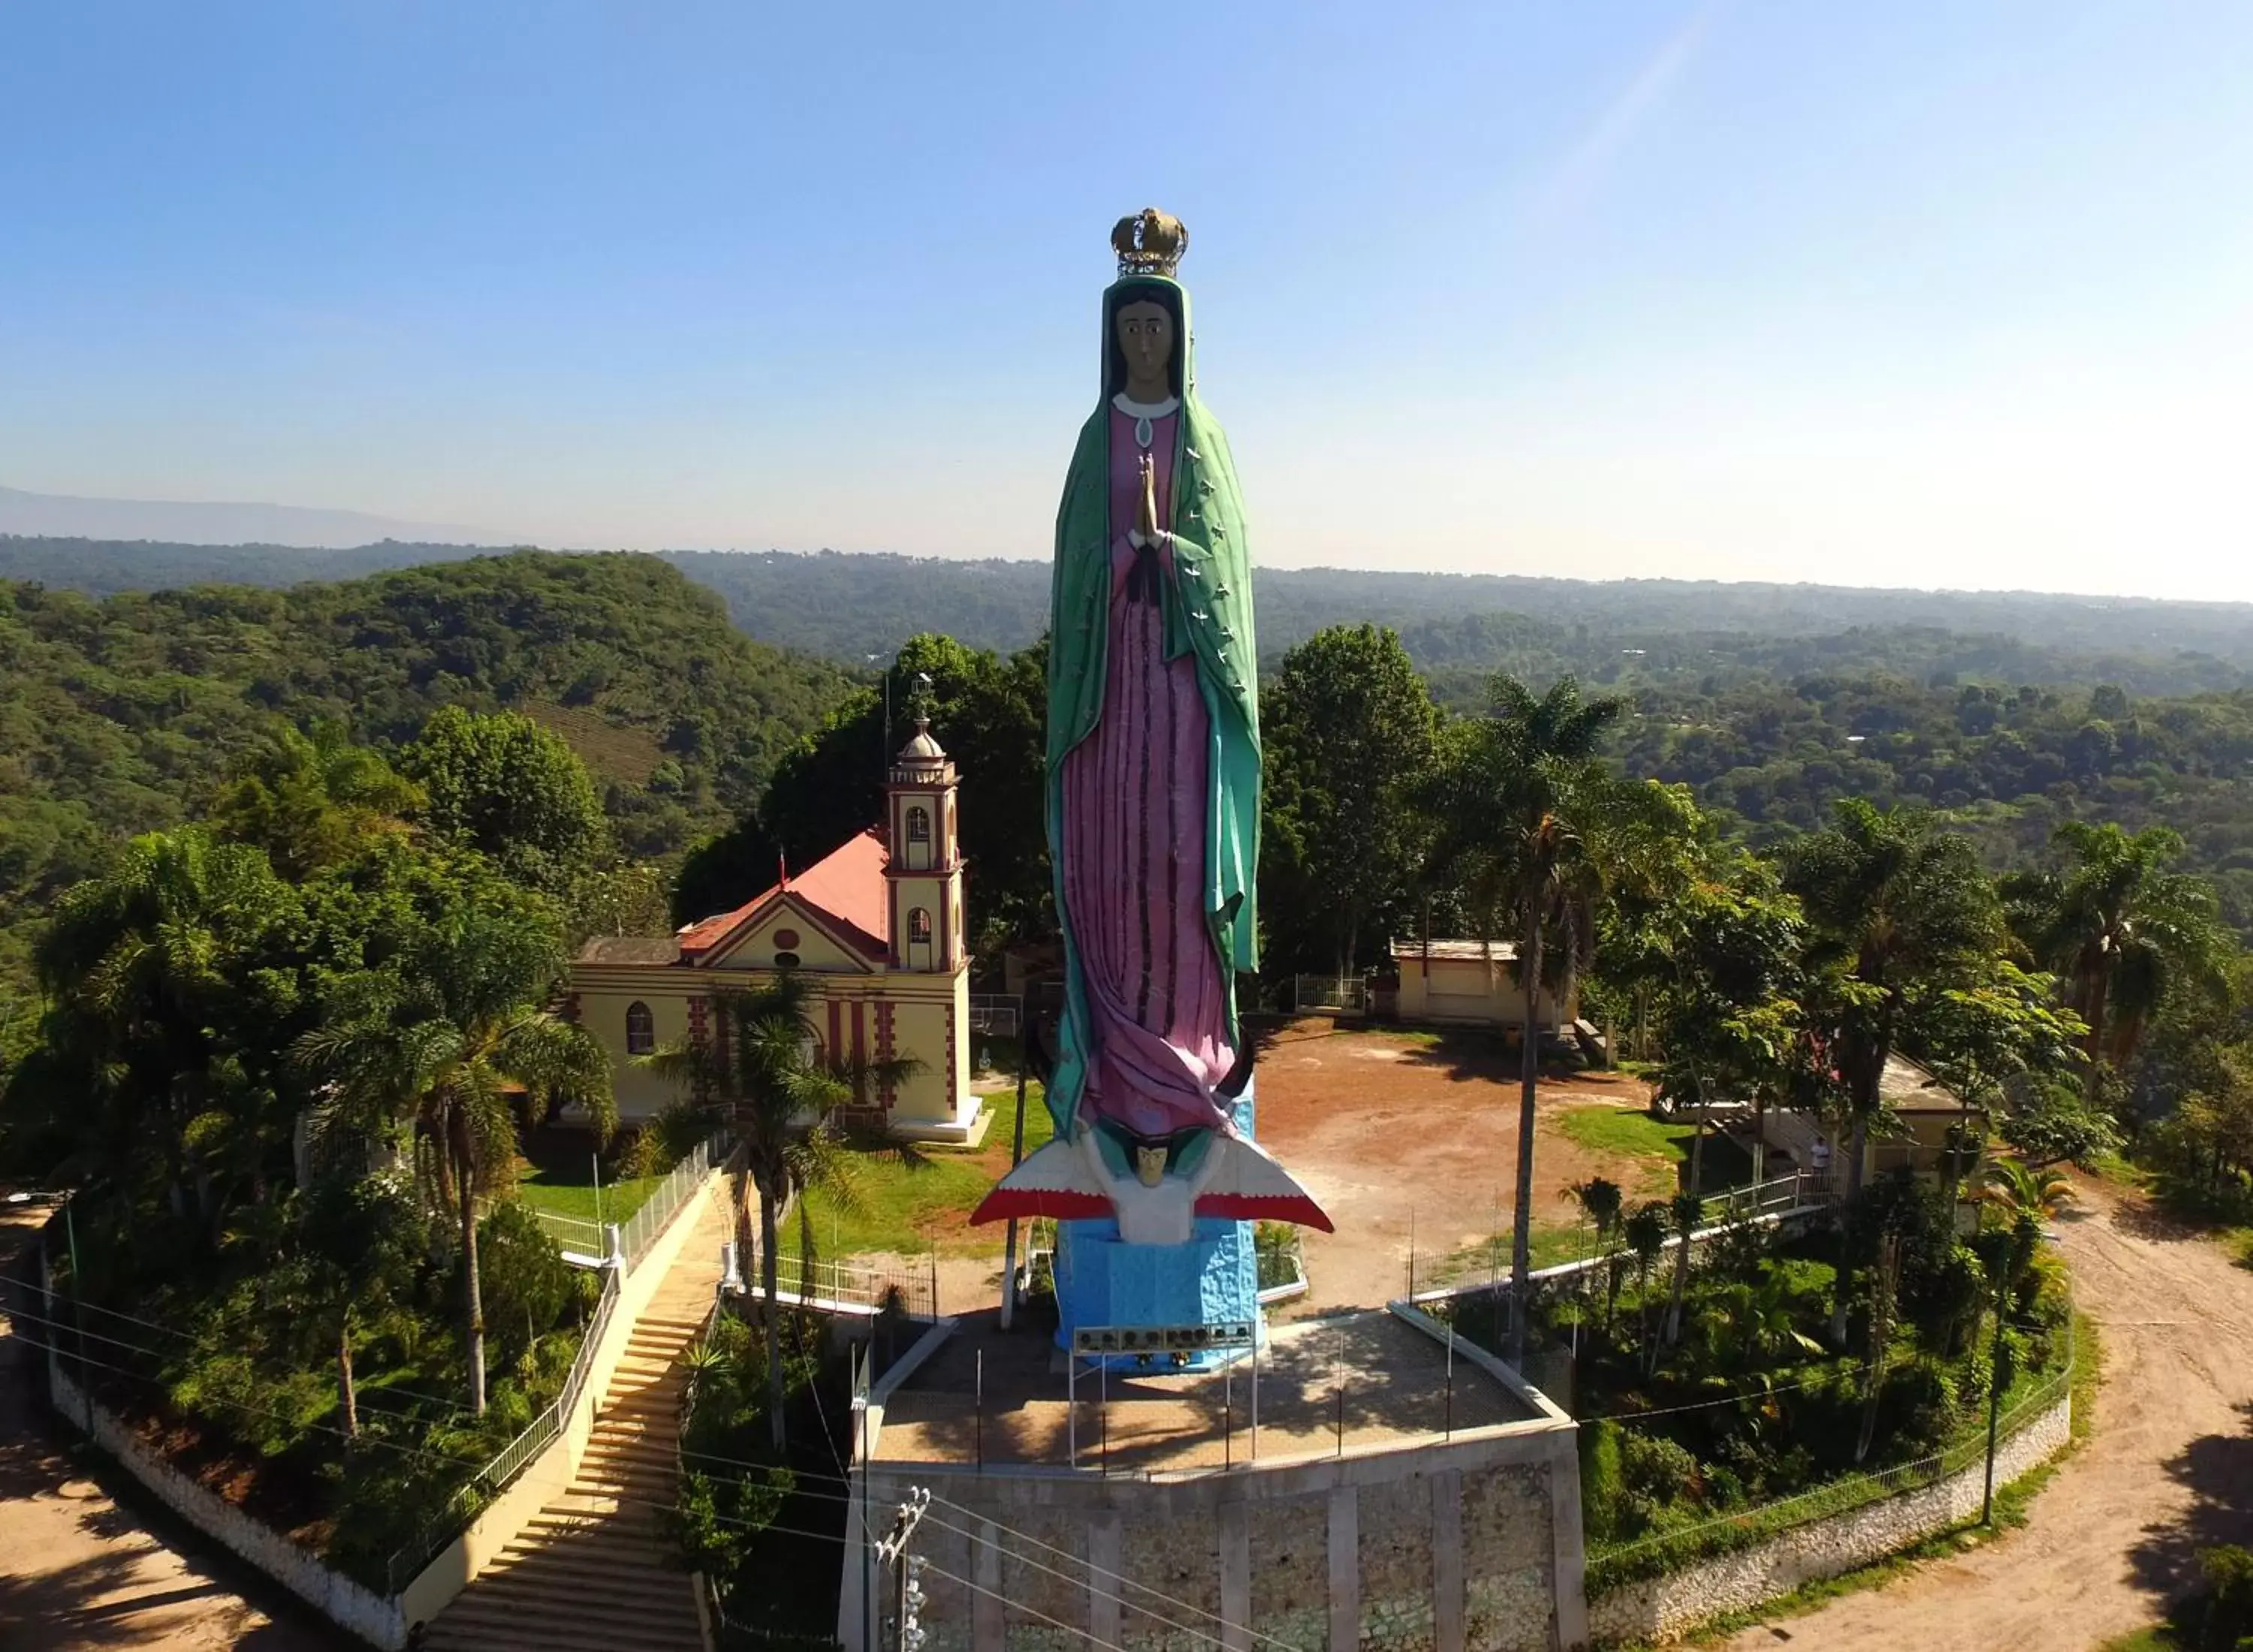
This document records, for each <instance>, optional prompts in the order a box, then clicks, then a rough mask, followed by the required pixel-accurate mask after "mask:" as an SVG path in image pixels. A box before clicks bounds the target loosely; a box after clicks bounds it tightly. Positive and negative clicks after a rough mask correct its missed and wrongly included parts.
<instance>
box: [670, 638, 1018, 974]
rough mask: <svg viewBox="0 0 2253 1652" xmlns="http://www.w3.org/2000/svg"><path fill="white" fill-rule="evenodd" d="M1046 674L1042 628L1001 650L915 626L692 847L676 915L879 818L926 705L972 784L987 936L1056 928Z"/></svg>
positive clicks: (969, 813)
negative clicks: (747, 810) (753, 800)
mask: <svg viewBox="0 0 2253 1652" xmlns="http://www.w3.org/2000/svg"><path fill="white" fill-rule="evenodd" d="M1047 680H1048V645H1047V643H1046V641H1045V640H1043V641H1042V642H1039V643H1036V644H1035V645H1033V646H1031V647H1029V648H1025V649H1021V650H1019V651H1018V652H1016V653H1015V654H1011V655H1009V656H1008V657H1007V658H1006V659H1005V658H1002V657H1001V656H999V655H995V654H991V653H985V652H979V651H978V650H975V649H971V648H966V647H964V646H963V645H961V644H959V643H958V642H955V641H954V640H953V639H952V638H946V637H937V636H918V637H913V638H909V639H908V641H907V642H906V643H905V644H904V645H902V646H901V648H900V650H899V652H898V653H897V654H896V656H895V657H894V659H893V661H892V663H891V665H890V666H889V667H887V671H886V677H885V680H884V681H883V683H882V685H880V686H879V687H877V688H874V689H868V690H864V691H861V692H859V693H856V694H853V695H852V696H850V697H849V698H848V699H847V700H846V701H845V702H844V703H843V704H842V705H841V706H840V707H839V708H837V710H836V711H835V712H834V714H832V715H831V717H830V719H829V721H828V722H827V724H826V725H825V726H824V727H823V728H821V729H820V732H818V733H816V734H814V735H810V736H808V737H807V738H806V739H805V740H804V741H802V742H799V745H798V746H797V747H796V748H794V749H792V750H791V751H789V752H788V753H786V754H785V756H784V757H783V758H782V761H781V762H780V763H778V764H777V765H776V767H775V772H774V778H773V780H772V782H771V784H769V786H768V788H767V791H766V795H765V797H764V798H763V799H762V800H761V802H760V805H759V806H758V808H757V811H756V812H753V813H752V814H750V815H747V816H746V817H744V818H743V819H742V820H740V821H739V822H737V824H736V826H735V827H734V828H733V829H732V830H730V831H728V832H725V833H721V834H720V835H719V836H717V837H715V838H711V839H708V840H706V841H705V842H704V843H702V844H701V845H700V846H698V847H697V849H696V850H695V852H694V854H691V855H690V856H689V857H688V860H687V862H686V863H685V864H684V865H683V866H682V868H681V870H680V882H679V883H678V885H677V886H676V888H675V891H674V901H673V915H674V917H675V920H676V921H677V922H680V923H687V922H690V921H692V920H693V919H695V918H699V917H706V916H708V915H709V914H711V913H713V912H718V911H725V910H727V909H728V908H729V907H730V906H734V905H736V904H738V903H742V902H743V901H747V900H749V899H750V898H751V896H755V895H757V893H758V892H759V891H760V890H761V889H765V888H766V887H767V886H768V885H769V884H771V883H772V882H774V880H775V867H776V862H777V860H778V857H786V858H787V860H788V861H789V863H790V864H791V865H792V866H793V867H803V866H806V865H809V864H811V863H812V862H813V861H816V860H819V859H820V857H821V856H823V855H825V854H828V853H829V852H830V851H831V850H832V849H834V848H835V847H837V846H838V845H839V844H840V843H841V842H843V841H844V840H846V839H847V838H849V837H851V836H852V835H853V834H854V833H856V832H861V831H865V830H866V829H867V828H868V827H869V826H874V825H875V823H876V822H877V821H879V820H881V819H883V786H884V777H885V773H886V771H887V770H889V767H890V765H891V762H892V759H893V757H894V756H896V754H897V753H898V751H899V749H900V747H901V746H903V745H904V744H905V743H906V742H907V738H908V735H909V732H910V719H911V718H912V717H913V716H914V714H916V711H917V709H920V710H922V711H923V712H924V713H925V714H928V715H929V716H930V718H931V730H932V733H933V734H935V735H937V736H938V740H939V742H940V743H941V744H942V745H944V746H945V748H946V750H947V754H948V755H949V756H952V758H953V759H954V761H955V763H956V766H957V767H958V768H959V769H960V770H961V771H962V775H963V778H964V782H965V784H966V787H967V788H968V789H969V791H970V794H971V795H970V801H969V803H968V805H967V806H966V807H965V808H964V810H963V812H962V820H961V834H962V852H963V854H964V856H965V857H966V859H967V860H969V861H970V862H971V863H972V864H973V866H975V867H976V868H978V875H977V876H976V877H975V878H973V880H972V881H971V883H970V890H969V896H968V898H969V900H970V902H971V906H972V911H971V918H970V921H971V924H972V931H973V934H975V935H977V936H978V937H979V938H980V947H981V949H984V948H986V947H988V946H990V944H992V943H993V942H994V941H995V940H997V939H1000V938H1010V937H1015V936H1019V935H1029V934H1033V933H1036V932H1039V931H1043V929H1044V928H1053V926H1054V919H1053V917H1052V916H1051V915H1050V914H1049V913H1048V910H1047V903H1048V900H1049V860H1048V838H1047V828H1046V826H1045V823H1044V814H1043V810H1044V808H1045V806H1046V805H1045V804H1044V801H1043V794H1042V791H1041V787H1042V777H1043V772H1044V762H1045V759H1044V756H1043V746H1042V729H1043V727H1044V726H1045V719H1046V716H1047ZM888 697H889V725H890V726H889V730H888V729H887V727H886V723H887V710H886V707H887V703H888Z"/></svg>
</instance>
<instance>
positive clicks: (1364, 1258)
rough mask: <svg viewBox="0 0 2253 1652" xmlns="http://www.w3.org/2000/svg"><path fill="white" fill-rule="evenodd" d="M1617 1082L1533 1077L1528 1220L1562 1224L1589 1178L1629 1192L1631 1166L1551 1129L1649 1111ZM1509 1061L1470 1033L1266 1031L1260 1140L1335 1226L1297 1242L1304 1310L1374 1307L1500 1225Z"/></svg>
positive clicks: (1633, 1086)
mask: <svg viewBox="0 0 2253 1652" xmlns="http://www.w3.org/2000/svg"><path fill="white" fill-rule="evenodd" d="M1517 1104H1518V1089H1517V1056H1515V1055H1514V1054H1513V1053H1511V1052H1510V1050H1508V1049H1506V1048H1505V1047H1504V1046H1503V1042H1502V1041H1501V1040H1500V1039H1498V1038H1496V1037H1494V1036H1492V1035H1489V1034H1486V1033H1482V1032H1476V1031H1466V1032H1460V1033H1456V1032H1450V1033H1445V1034H1441V1035H1437V1036H1436V1037H1435V1036H1434V1035H1431V1034H1400V1033H1385V1032H1362V1031H1359V1030H1354V1031H1350V1032H1340V1031H1338V1030H1337V1029H1336V1025H1335V1023H1333V1022H1332V1021H1329V1020H1328V1019H1326V1018H1322V1017H1313V1018H1308V1019H1306V1020H1302V1021H1293V1022H1291V1023H1289V1024H1288V1025H1287V1026H1284V1027H1281V1028H1277V1029H1274V1030H1273V1032H1270V1033H1268V1034H1266V1035H1264V1036H1263V1038H1262V1040H1261V1043H1260V1046H1259V1141H1260V1145H1261V1146H1263V1147H1266V1149H1267V1150H1268V1151H1269V1152H1270V1153H1272V1154H1274V1155H1275V1156H1276V1158H1278V1159H1279V1160H1280V1161H1282V1162H1283V1164H1284V1165H1285V1166H1286V1167H1287V1168H1289V1169H1290V1171H1291V1173H1292V1174H1293V1175H1295V1176H1297V1177H1298V1178H1299V1179H1300V1181H1301V1182H1302V1183H1304V1184H1305V1186H1306V1188H1307V1191H1308V1192H1309V1193H1311V1194H1312V1195H1314V1196H1315V1200H1316V1201H1317V1202H1319V1203H1320V1204H1321V1205H1322V1209H1324V1210H1326V1211H1328V1212H1329V1217H1330V1220H1331V1221H1332V1222H1334V1223H1336V1226H1337V1231H1336V1233H1308V1235H1307V1236H1306V1253H1307V1272H1308V1279H1309V1280H1310V1282H1311V1284H1312V1286H1313V1289H1312V1291H1311V1293H1309V1294H1308V1296H1307V1297H1306V1298H1304V1299H1302V1300H1301V1304H1300V1305H1299V1306H1300V1307H1301V1311H1314V1312H1320V1313H1335V1312H1336V1311H1338V1310H1340V1309H1343V1308H1346V1307H1382V1306H1383V1305H1384V1304H1385V1301H1387V1300H1390V1299H1391V1298H1392V1297H1396V1296H1399V1294H1400V1293H1402V1292H1403V1291H1404V1290H1406V1288H1407V1284H1408V1277H1407V1254H1408V1247H1409V1242H1410V1237H1411V1230H1413V1237H1414V1243H1415V1248H1416V1251H1417V1253H1418V1254H1419V1256H1432V1255H1437V1254H1441V1253H1444V1252H1446V1251H1453V1250H1457V1249H1459V1248H1461V1247H1464V1246H1468V1245H1475V1244H1482V1243H1483V1242H1484V1241H1485V1240H1487V1239H1488V1238H1489V1237H1490V1236H1491V1235H1493V1234H1495V1233H1496V1232H1499V1231H1502V1230H1503V1229H1504V1228H1505V1227H1506V1226H1507V1225H1508V1223H1509V1222H1510V1208H1511V1204H1512V1200H1511V1197H1510V1194H1511V1185H1512V1182H1513V1181H1514V1179H1515V1177H1516V1175H1517ZM1535 1105H1536V1106H1537V1109H1538V1123H1537V1124H1536V1126H1535V1127H1534V1138H1533V1147H1534V1169H1535V1181H1534V1195H1533V1196H1534V1208H1533V1217H1534V1220H1535V1221H1536V1222H1554V1223H1565V1222H1569V1221H1571V1220H1572V1219H1573V1207H1572V1206H1571V1205H1570V1204H1569V1203H1568V1202H1567V1200H1566V1189H1567V1188H1569V1187H1571V1186H1572V1185H1573V1183H1574V1182H1578V1181H1587V1179H1588V1178H1589V1177H1590V1176H1594V1175H1606V1176H1609V1177H1611V1178H1613V1179H1614V1180H1615V1181H1622V1182H1623V1183H1624V1184H1625V1185H1626V1186H1627V1187H1628V1188H1629V1190H1630V1191H1633V1190H1634V1188H1635V1187H1636V1182H1637V1172H1638V1169H1639V1167H1636V1166H1633V1165H1622V1163H1621V1161H1619V1160H1618V1159H1616V1158H1614V1157H1609V1156H1607V1155H1604V1154H1595V1153H1592V1152H1590V1151H1589V1150H1588V1149H1587V1148H1586V1147H1582V1146H1581V1145H1580V1143H1578V1142H1576V1141H1574V1140H1573V1139H1572V1138H1571V1137H1569V1136H1566V1135H1565V1134H1564V1133H1562V1132H1561V1131H1559V1129H1558V1128H1557V1121H1558V1119H1559V1118H1560V1117H1561V1116H1562V1115H1563V1114H1565V1113H1566V1112H1569V1111H1571V1110H1572V1109H1573V1108H1576V1107H1586V1106H1624V1107H1634V1108H1642V1107H1644V1106H1647V1105H1650V1091H1649V1089H1648V1087H1647V1086H1645V1085H1644V1084H1643V1083H1642V1082H1641V1081H1639V1080H1636V1079H1633V1078H1628V1077H1622V1076H1621V1075H1620V1074H1617V1073H1580V1074H1575V1075H1573V1076H1570V1077H1546V1076H1545V1077H1543V1079H1542V1081H1541V1085H1540V1090H1539V1091H1538V1097H1537V1100H1536V1104H1535Z"/></svg>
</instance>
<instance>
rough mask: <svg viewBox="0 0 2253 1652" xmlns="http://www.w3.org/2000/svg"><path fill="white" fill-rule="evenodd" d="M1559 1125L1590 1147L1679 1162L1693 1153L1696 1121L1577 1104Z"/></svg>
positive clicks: (1628, 1156)
mask: <svg viewBox="0 0 2253 1652" xmlns="http://www.w3.org/2000/svg"><path fill="white" fill-rule="evenodd" d="M1557 1128H1558V1129H1559V1130H1561V1131H1563V1132H1564V1133H1566V1135H1567V1136H1570V1137H1571V1138H1572V1139H1573V1140H1574V1141H1577V1142H1579V1143H1580V1146H1582V1147H1586V1148H1587V1149H1588V1151H1589V1152H1591V1153H1601V1154H1612V1155H1615V1156H1616V1157H1619V1158H1623V1159H1655V1160H1658V1161H1662V1162H1664V1163H1665V1164H1669V1165H1678V1164H1680V1163H1681V1162H1682V1161H1684V1160H1685V1159H1687V1158H1688V1157H1689V1156H1690V1140H1691V1137H1693V1136H1695V1135H1696V1134H1697V1133H1698V1126H1697V1125H1696V1124H1695V1123H1694V1122H1672V1123H1670V1122H1668V1121H1666V1120H1664V1119H1654V1118H1652V1117H1651V1116H1650V1114H1649V1113H1647V1112H1636V1111H1634V1110H1633V1109H1631V1108H1627V1107H1601V1106H1598V1107H1575V1108H1573V1110H1572V1111H1571V1112H1568V1113H1566V1114H1565V1115H1564V1117H1562V1118H1561V1119H1558V1121H1557Z"/></svg>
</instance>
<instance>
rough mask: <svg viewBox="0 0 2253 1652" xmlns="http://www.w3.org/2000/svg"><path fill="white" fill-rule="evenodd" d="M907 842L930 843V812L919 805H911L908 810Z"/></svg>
mask: <svg viewBox="0 0 2253 1652" xmlns="http://www.w3.org/2000/svg"><path fill="white" fill-rule="evenodd" d="M908 841H909V842H910V843H928V842H930V841H931V811H930V810H928V809H926V808H924V806H923V805H921V804H920V803H918V804H915V805H911V806H910V808H909V810H908Z"/></svg>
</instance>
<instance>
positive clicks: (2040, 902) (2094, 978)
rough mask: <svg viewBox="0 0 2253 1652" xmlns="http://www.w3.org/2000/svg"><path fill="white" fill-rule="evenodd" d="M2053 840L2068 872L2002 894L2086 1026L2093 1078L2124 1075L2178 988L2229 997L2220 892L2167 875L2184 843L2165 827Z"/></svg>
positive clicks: (2009, 886)
mask: <svg viewBox="0 0 2253 1652" xmlns="http://www.w3.org/2000/svg"><path fill="white" fill-rule="evenodd" d="M2053 841H2054V842H2055V843H2056V845H2057V846H2058V847H2059V848H2061V850H2063V851H2064V853H2065V855H2066V864H2065V866H2064V868H2062V869H2061V870H2058V871H2051V872H2035V873H2025V874H2020V875H2017V876H2014V877H2012V878H2010V879H2009V880H2007V881H2006V882H2005V885H2004V896H2005V900H2006V901H2007V903H2009V906H2010V909H2011V915H2012V920H2013V922H2014V924H2015V925H2016V927H2017V928H2018V930H2019V934H2020V935H2021V936H2022V937H2023V938H2025V940H2026V945H2027V947H2028V949H2029V950H2030V951H2033V955H2034V957H2035V958H2036V960H2037V961H2038V962H2039V963H2040V965H2041V966H2042V967H2043V968H2045V969H2047V970H2050V971H2052V972H2054V973H2055V974H2056V975H2057V976H2058V978H2059V979H2060V982H2061V985H2062V988H2063V993H2064V998H2065V1001H2066V1005H2067V1007H2068V1008H2070V1009H2071V1010H2072V1011H2073V1012H2074V1014H2076V1015H2078V1016H2080V1017H2081V1019H2082V1021H2084V1022H2086V1023H2087V1024H2088V1028H2089V1032H2088V1035H2087V1038H2086V1039H2085V1041H2084V1042H2083V1045H2082V1049H2083V1052H2084V1053H2085V1054H2086V1055H2087V1056H2088V1058H2089V1066H2090V1070H2091V1072H2092V1076H2093V1073H2094V1070H2095V1068H2096V1063H2098V1062H2100V1061H2103V1062H2109V1063H2110V1064H2111V1066H2112V1068H2113V1070H2115V1071H2117V1070H2121V1069H2123V1068H2124V1067H2125V1066H2126V1065H2127V1063H2128V1062H2129V1060H2130V1059H2131V1057H2132V1056H2134V1055H2135V1053H2136V1049H2137V1046H2138V1044H2140V1043H2141V1042H2143V1036H2144V1029H2145V1028H2146V1027H2147V1026H2149V1025H2150V1024H2151V1020H2152V1016H2153V1015H2154V1014H2156V1013H2157V1012H2158V1010H2159V1004H2160V1002H2161V1000H2164V999H2165V998H2166V994H2167V992H2168V989H2169V988H2170V987H2171V986H2173V985H2175V984H2176V983H2181V984H2183V985H2186V986H2190V987H2192V988H2193V989H2194V990H2195V991H2197V992H2199V993H2201V994H2202V995H2204V996H2206V997H2208V998H2210V999H2218V998H2220V997H2222V995H2224V994H2225V993H2227V992H2228V983H2227V979H2226V977H2225V974H2224V971H2223V966H2222V959H2223V958H2224V957H2225V956H2226V955H2227V948H2226V946H2225V944H2224V942H2223V938H2222V924H2221V920H2220V917H2219V916H2218V914H2217V911H2216V909H2215V902H2214V894H2213V891H2212V889H2210V888H2209V886H2208V884H2207V883H2206V882H2205V881H2204V880H2203V879H2201V878H2196V877H2193V876H2190V875H2187V874H2184V873H2180V872H2171V871H2169V870H2168V869H2167V868H2168V866H2169V864H2170V863H2171V862H2172V861H2174V859H2175V858H2176V857H2177V856H2178V855H2180V854H2181V853H2182V848H2183V841H2182V840H2181V839H2180V837H2178V836H2176V835H2175V833H2173V832H2170V831H2168V830H2167V829H2166V827H2165V826H2151V827H2148V828H2146V829H2145V830H2144V831H2142V832H2138V833H2136V834H2135V835H2133V836H2132V837H2131V836H2130V835H2129V834H2128V833H2125V832H2124V831H2122V830H2121V829H2120V827H2118V826H2115V825H2113V824H2111V823H2110V822H2109V821H2108V822H2106V823H2105V824H2103V825H2102V826H2098V825H2094V824H2092V823H2090V822H2089V821H2085V820H2068V821H2067V822H2066V823H2065V824H2064V825H2062V826H2060V827H2058V829H2057V832H2056V833H2055V836H2054V840H2053Z"/></svg>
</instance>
